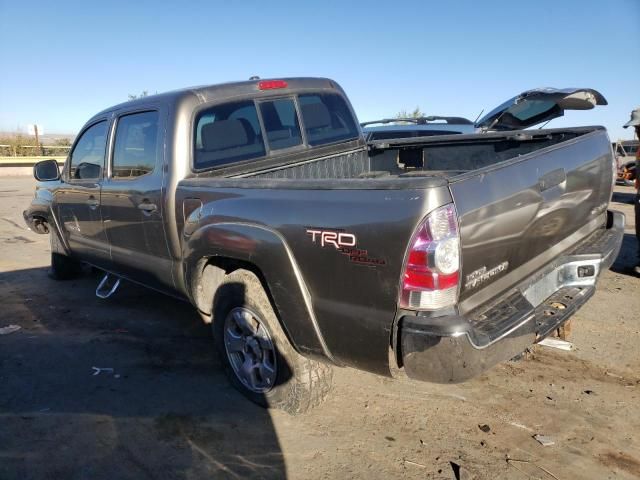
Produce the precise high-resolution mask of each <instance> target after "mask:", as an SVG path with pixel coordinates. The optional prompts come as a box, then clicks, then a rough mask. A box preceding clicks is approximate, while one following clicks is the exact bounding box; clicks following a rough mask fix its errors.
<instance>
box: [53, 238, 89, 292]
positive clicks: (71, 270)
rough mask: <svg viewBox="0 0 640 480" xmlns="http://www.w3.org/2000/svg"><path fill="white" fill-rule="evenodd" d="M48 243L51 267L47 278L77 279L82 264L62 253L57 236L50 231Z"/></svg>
mask: <svg viewBox="0 0 640 480" xmlns="http://www.w3.org/2000/svg"><path fill="white" fill-rule="evenodd" d="M49 242H50V244H51V267H50V268H49V277H51V278H52V279H54V280H71V279H74V278H77V277H78V276H80V274H81V273H82V263H81V262H79V261H78V260H76V259H74V258H71V257H69V256H67V255H65V254H63V253H59V252H61V251H63V249H62V246H61V245H60V240H59V239H58V234H57V233H56V232H55V231H54V230H51V232H50V233H49Z"/></svg>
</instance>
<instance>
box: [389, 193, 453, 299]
mask: <svg viewBox="0 0 640 480" xmlns="http://www.w3.org/2000/svg"><path fill="white" fill-rule="evenodd" d="M459 279H460V237H459V235H458V219H457V216H456V210H455V208H454V206H453V204H452V203H451V204H448V205H445V206H444V207H440V208H438V209H436V210H434V211H433V212H431V213H430V214H429V215H427V217H426V218H425V219H424V220H423V221H422V222H421V223H420V225H419V226H418V229H417V230H416V232H415V233H414V235H413V238H412V239H411V245H410V248H409V252H408V253H407V260H406V265H405V269H404V272H403V274H402V285H401V292H400V307H402V308H407V309H411V310H437V309H440V308H444V307H448V306H451V305H454V304H455V302H456V300H457V298H458V283H459Z"/></svg>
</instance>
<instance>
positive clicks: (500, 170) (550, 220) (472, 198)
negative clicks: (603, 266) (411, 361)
mask: <svg viewBox="0 0 640 480" xmlns="http://www.w3.org/2000/svg"><path fill="white" fill-rule="evenodd" d="M612 175H613V170H612V154H611V144H610V142H609V139H608V136H607V134H606V132H605V131H604V130H602V129H598V130H595V131H593V132H591V133H588V134H586V135H583V136H581V137H578V138H575V139H573V140H569V141H567V142H564V143H560V144H557V145H554V146H552V147H547V148H544V149H542V150H538V151H536V152H533V153H530V154H527V155H523V156H521V157H519V158H515V159H512V160H508V161H505V162H502V163H500V164H496V165H494V166H491V167H487V168H483V169H481V170H477V171H474V172H470V173H467V174H464V175H461V176H459V177H455V178H453V179H451V184H450V189H451V194H452V196H453V199H454V202H455V205H456V209H457V211H458V216H459V222H460V236H461V244H462V247H461V248H462V281H461V289H460V310H461V313H465V312H468V311H470V310H472V309H473V308H475V307H477V306H478V305H480V304H482V303H484V302H487V301H490V300H491V299H492V298H494V297H496V296H497V295H499V294H500V293H502V292H504V291H506V290H508V289H510V288H513V287H514V286H515V285H517V284H519V283H520V282H522V281H523V280H525V279H526V278H527V277H529V276H531V275H532V274H533V273H534V272H536V271H537V270H539V269H540V268H542V267H543V266H545V265H547V264H549V263H550V262H552V261H553V260H554V258H556V257H557V256H558V255H559V254H560V253H562V252H563V251H565V250H567V249H568V248H570V247H571V246H572V245H575V244H576V243H577V242H579V241H580V240H581V239H583V238H584V237H586V236H587V235H588V234H589V233H591V232H593V231H594V230H595V229H596V228H598V227H599V226H602V224H603V223H604V221H605V220H604V218H605V211H606V208H607V205H608V203H609V199H610V196H611V190H612V182H613V178H612Z"/></svg>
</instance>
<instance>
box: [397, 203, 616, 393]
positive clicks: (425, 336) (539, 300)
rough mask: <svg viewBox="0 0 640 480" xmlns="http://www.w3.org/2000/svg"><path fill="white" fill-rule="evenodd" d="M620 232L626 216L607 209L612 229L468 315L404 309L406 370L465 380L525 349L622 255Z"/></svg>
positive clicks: (401, 338)
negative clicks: (407, 312)
mask: <svg viewBox="0 0 640 480" xmlns="http://www.w3.org/2000/svg"><path fill="white" fill-rule="evenodd" d="M623 235H624V215H623V214H621V213H619V212H608V225H607V228H601V229H598V230H597V231H596V232H594V233H592V234H591V235H590V236H589V237H587V238H586V239H585V240H583V241H582V242H581V243H580V244H579V245H578V246H577V247H575V248H573V249H572V250H571V251H569V252H565V253H564V254H563V255H562V256H561V257H559V258H557V259H556V260H555V261H554V262H553V263H552V265H551V266H549V267H548V268H546V269H544V270H543V271H542V272H540V273H539V274H538V275H536V276H535V277H534V278H532V279H529V280H528V281H527V282H526V283H523V284H522V285H519V286H517V287H516V288H514V289H512V290H510V291H509V292H507V293H506V294H505V295H503V296H502V297H501V298H500V299H499V300H498V301H496V302H494V303H492V304H491V305H488V306H487V305H485V306H484V307H482V308H479V309H476V310H475V311H473V312H470V313H469V314H467V315H465V316H459V315H450V316H441V317H429V316H421V315H405V316H402V317H401V318H400V321H399V322H398V325H399V331H398V335H397V339H398V340H397V341H398V343H399V345H398V346H399V348H400V353H401V358H402V364H403V366H404V370H405V372H406V373H407V375H408V376H409V377H411V378H414V379H417V380H424V381H428V382H435V383H455V382H462V381H464V380H467V379H469V378H472V377H474V376H476V375H478V374H480V373H482V372H484V371H485V370H487V369H489V368H490V367H492V366H493V365H495V364H497V363H500V362H502V361H505V360H509V359H511V358H513V357H514V356H516V355H518V354H520V353H522V352H523V351H524V350H525V349H526V348H527V347H528V346H530V345H531V344H533V343H536V342H539V341H540V340H542V339H543V338H545V337H546V336H548V335H549V334H550V333H551V332H553V331H554V330H555V329H557V328H559V327H560V326H562V325H563V324H564V323H565V322H566V321H567V320H568V319H569V318H570V317H571V316H572V315H573V314H574V313H575V312H576V311H577V310H578V309H579V308H580V307H581V306H582V305H584V303H585V302H586V301H587V300H588V299H589V298H590V297H591V296H592V295H593V293H594V292H595V285H596V282H597V279H598V277H599V275H600V273H601V272H602V271H603V270H606V269H608V268H609V267H610V266H611V265H612V264H613V262H614V260H615V259H616V257H617V256H618V252H619V251H620V246H621V244H622V238H623Z"/></svg>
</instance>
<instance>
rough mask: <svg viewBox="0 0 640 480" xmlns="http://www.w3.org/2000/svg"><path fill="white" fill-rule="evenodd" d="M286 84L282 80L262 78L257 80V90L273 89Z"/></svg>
mask: <svg viewBox="0 0 640 480" xmlns="http://www.w3.org/2000/svg"><path fill="white" fill-rule="evenodd" d="M288 86H289V85H288V84H287V82H285V81H284V80H263V81H262V82H258V89H259V90H275V89H277V88H287V87H288Z"/></svg>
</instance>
